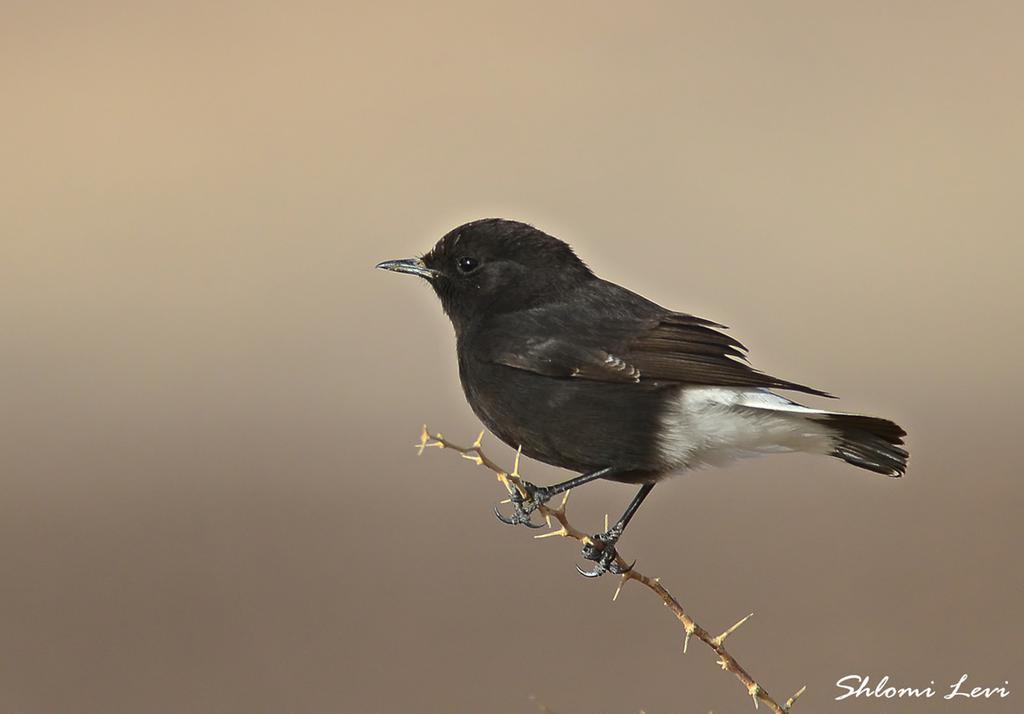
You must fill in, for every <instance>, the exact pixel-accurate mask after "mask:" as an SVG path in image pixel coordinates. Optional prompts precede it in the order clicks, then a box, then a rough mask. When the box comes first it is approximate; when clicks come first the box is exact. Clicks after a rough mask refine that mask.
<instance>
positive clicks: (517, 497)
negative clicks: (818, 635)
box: [494, 466, 639, 528]
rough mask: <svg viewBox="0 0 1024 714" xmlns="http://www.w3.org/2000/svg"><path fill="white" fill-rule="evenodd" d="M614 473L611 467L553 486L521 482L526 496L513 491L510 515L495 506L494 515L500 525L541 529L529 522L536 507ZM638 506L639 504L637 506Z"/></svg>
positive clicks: (517, 490) (540, 526)
mask: <svg viewBox="0 0 1024 714" xmlns="http://www.w3.org/2000/svg"><path fill="white" fill-rule="evenodd" d="M613 471H615V469H614V468H613V467H611V466H609V467H607V468H603V469H598V470H597V471H591V472H590V473H585V474H583V475H582V476H577V477H576V478H571V479H569V480H568V481H562V483H556V484H555V485H554V486H535V485H533V484H532V483H530V482H529V481H526V480H523V481H522V482H521V483H522V488H523V491H526V495H525V496H523V494H522V493H520V491H519V489H518V488H516V489H513V490H512V494H511V495H510V496H509V500H510V501H511V502H512V508H513V510H512V515H511V516H506V515H504V514H503V513H502V512H501V511H500V510H499V509H498V507H497V506H495V507H494V515H496V516H497V517H498V520H500V521H501V522H502V523H507V524H509V525H510V526H518V525H520V524H522V525H525V526H528V527H529V528H542V527H543V526H542V525H541V524H537V523H534V522H533V521H532V520H530V516H531V514H532V513H533V512H534V511H536V510H537V508H538V506H540V505H541V504H542V503H547V501H548V500H549V499H550V498H551V497H553V496H557V495H558V494H560V493H565V492H566V491H568V490H570V489H573V488H576V487H577V486H582V485H583V484H585V483H590V482H591V481H594V480H596V479H599V478H602V477H604V476H607V475H608V474H610V473H612V472H613ZM638 505H639V504H638Z"/></svg>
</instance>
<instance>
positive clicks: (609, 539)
mask: <svg viewBox="0 0 1024 714" xmlns="http://www.w3.org/2000/svg"><path fill="white" fill-rule="evenodd" d="M621 536H622V529H621V528H619V527H617V526H614V527H612V528H609V529H608V530H606V531H605V532H604V533H598V534H597V535H594V536H591V538H590V542H588V543H584V544H583V551H582V555H583V557H584V558H586V559H587V560H592V561H594V562H595V563H596V565H595V566H594V569H593V570H584V569H583V568H581V567H580V566H578V565H577V566H576V570H578V571H579V573H580V575H582V576H583V577H585V578H599V577H601V576H602V575H604V574H605V573H611V574H612V575H625V574H626V573H628V572H629V571H630V570H632V569H633V566H634V565H636V561H634V562H633V563H631V564H630V565H628V566H626V567H623V566H621V565H619V554H618V552H617V551H616V550H615V544H616V543H617V542H618V541H619V538H620V537H621Z"/></svg>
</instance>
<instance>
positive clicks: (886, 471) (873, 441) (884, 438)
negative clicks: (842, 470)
mask: <svg viewBox="0 0 1024 714" xmlns="http://www.w3.org/2000/svg"><path fill="white" fill-rule="evenodd" d="M811 418H812V419H813V421H816V422H818V423H820V424H824V425H826V426H828V427H829V428H830V429H832V430H833V431H834V432H835V448H834V450H833V451H832V453H831V455H832V456H835V457H836V458H837V459H842V460H843V461H845V462H846V463H848V464H853V465H854V466H859V467H860V468H862V469H867V470H868V471H874V472H875V473H877V474H883V475H885V476H892V477H894V478H899V477H900V476H902V475H903V474H904V473H906V471H907V459H909V458H910V454H909V452H907V450H906V449H905V448H903V437H904V436H906V435H907V432H905V431H904V430H903V429H902V428H900V426H899V425H898V424H895V423H894V422H891V421H889V420H888V419H880V418H878V417H871V416H861V415H860V414H837V413H833V412H824V413H822V414H819V415H815V416H814V417H811Z"/></svg>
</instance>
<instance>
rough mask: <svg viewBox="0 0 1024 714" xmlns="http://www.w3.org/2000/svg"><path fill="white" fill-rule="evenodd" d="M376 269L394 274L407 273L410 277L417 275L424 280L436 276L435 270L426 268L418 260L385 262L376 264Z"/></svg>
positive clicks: (406, 259)
mask: <svg viewBox="0 0 1024 714" xmlns="http://www.w3.org/2000/svg"><path fill="white" fill-rule="evenodd" d="M377 268H379V269H380V270H391V271H394V272H396V273H409V274H410V275H418V276H420V277H421V278H426V279H427V280H430V279H431V278H435V277H437V275H438V273H437V271H436V270H433V269H431V268H428V267H427V266H426V264H425V263H424V262H423V261H422V260H420V259H419V258H403V259H402V260H385V261H384V262H383V263H377Z"/></svg>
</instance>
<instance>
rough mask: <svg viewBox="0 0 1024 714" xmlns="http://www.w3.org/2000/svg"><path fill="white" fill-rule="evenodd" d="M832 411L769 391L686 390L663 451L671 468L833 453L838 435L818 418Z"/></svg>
mask: <svg viewBox="0 0 1024 714" xmlns="http://www.w3.org/2000/svg"><path fill="white" fill-rule="evenodd" d="M829 413H830V412H827V411H823V410H821V409H811V408H809V407H805V406H802V405H800V404H797V403H796V402H792V401H790V400H788V399H786V398H784V397H780V396H779V395H777V394H773V393H772V392H769V391H767V390H764V389H741V388H730V387H683V388H681V389H680V390H679V394H678V398H677V399H676V400H675V401H673V402H672V403H670V405H669V407H668V408H667V409H666V411H665V413H664V414H663V415H662V428H661V433H660V434H659V437H658V441H659V448H660V450H661V454H662V458H664V459H665V461H666V462H667V464H668V465H669V466H670V467H671V468H681V467H695V466H702V465H705V464H708V465H713V466H720V465H722V464H725V463H728V462H729V461H732V460H733V459H737V458H744V457H749V456H757V455H760V454H770V453H779V452H787V451H805V452H808V453H813V454H830V453H832V451H833V450H834V449H835V446H836V439H835V437H836V432H835V431H834V430H833V429H831V428H829V427H828V426H826V425H825V424H823V423H821V422H819V421H817V420H815V419H814V418H813V417H814V416H820V415H824V414H829Z"/></svg>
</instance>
